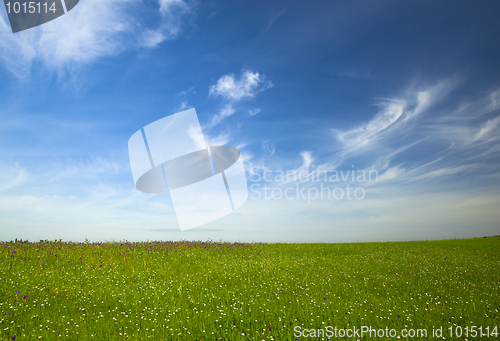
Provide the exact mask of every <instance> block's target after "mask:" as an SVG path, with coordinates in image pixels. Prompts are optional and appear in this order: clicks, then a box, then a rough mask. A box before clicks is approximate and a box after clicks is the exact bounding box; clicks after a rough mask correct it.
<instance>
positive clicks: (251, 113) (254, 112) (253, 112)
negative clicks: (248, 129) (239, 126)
mask: <svg viewBox="0 0 500 341" xmlns="http://www.w3.org/2000/svg"><path fill="white" fill-rule="evenodd" d="M248 113H249V114H250V116H254V115H257V114H258V113H260V109H255V110H248Z"/></svg>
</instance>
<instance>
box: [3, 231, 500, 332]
mask: <svg viewBox="0 0 500 341" xmlns="http://www.w3.org/2000/svg"><path fill="white" fill-rule="evenodd" d="M0 262H1V264H0V314H1V315H0V340H11V339H15V340H64V339H67V340H125V339H129V340H145V339H151V340H297V339H299V340H309V339H311V340H316V339H317V340H321V339H324V340H327V339H329V336H331V335H328V333H327V331H328V330H333V329H326V328H327V327H328V326H330V327H331V328H337V329H338V331H339V332H340V329H343V330H344V331H345V330H347V329H351V331H352V330H353V328H358V329H359V328H361V327H362V326H369V327H370V328H372V329H374V330H378V329H384V330H386V328H388V329H394V330H395V331H397V333H398V335H397V336H392V337H391V336H389V337H387V336H384V337H378V338H379V339H384V340H388V339H391V340H396V339H401V338H402V339H404V340H412V339H418V337H416V336H415V337H413V338H412V337H401V335H400V332H401V331H402V330H403V329H405V330H409V329H412V328H413V329H426V330H427V331H428V333H429V334H430V335H429V334H428V336H427V337H424V338H420V339H437V338H433V337H432V330H436V329H439V328H440V327H442V331H443V336H444V337H446V339H453V340H455V339H468V340H470V339H476V338H477V339H484V340H486V339H497V337H496V336H495V335H491V333H495V331H497V332H500V331H498V328H499V327H500V326H499V323H498V315H499V309H500V237H489V238H479V239H465V240H458V239H457V240H441V241H417V242H390V243H389V242H387V243H350V244H321V243H318V244H280V243H278V244H260V243H224V242H213V241H209V242H187V241H186V242H161V241H158V242H142V243H130V242H109V243H89V242H87V243H65V242H58V241H52V242H49V241H40V242H37V243H29V242H23V241H16V242H4V243H0ZM450 327H451V331H453V332H454V333H456V332H457V333H458V332H461V333H462V336H461V337H458V336H456V335H453V336H450V335H449V332H450ZM472 327H474V328H472ZM479 328H481V329H479ZM495 328H496V329H495ZM474 331H475V332H476V333H475V334H476V337H472V336H471V334H474ZM303 332H305V334H304V333H303ZM466 332H467V333H468V336H466V335H465V333H466ZM322 333H323V334H322ZM486 333H488V334H489V336H486ZM314 336H316V337H314ZM318 336H319V337H318ZM480 336H481V337H480ZM331 339H352V340H369V339H374V337H369V336H368V335H367V334H366V335H363V336H360V337H357V335H354V337H352V338H350V337H347V336H344V337H340V336H338V337H335V336H333V337H331Z"/></svg>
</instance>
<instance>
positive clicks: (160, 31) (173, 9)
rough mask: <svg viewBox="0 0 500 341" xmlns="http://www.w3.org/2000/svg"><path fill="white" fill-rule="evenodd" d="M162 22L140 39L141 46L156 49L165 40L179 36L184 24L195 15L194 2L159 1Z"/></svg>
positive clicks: (178, 0) (180, 0)
mask: <svg viewBox="0 0 500 341" xmlns="http://www.w3.org/2000/svg"><path fill="white" fill-rule="evenodd" d="M159 2H160V13H161V15H162V19H163V20H162V21H161V23H160V26H159V27H158V28H156V29H154V30H147V31H146V32H144V34H143V37H142V44H143V45H144V46H146V47H156V46H158V45H159V44H161V43H162V42H164V41H166V40H172V39H175V38H177V37H178V36H179V34H180V33H181V32H182V30H183V28H184V26H186V23H188V22H190V21H191V19H192V17H193V16H194V15H195V9H196V6H195V3H194V1H185V0H159Z"/></svg>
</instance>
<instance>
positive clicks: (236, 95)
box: [210, 71, 273, 101]
mask: <svg viewBox="0 0 500 341" xmlns="http://www.w3.org/2000/svg"><path fill="white" fill-rule="evenodd" d="M271 87H273V83H272V82H271V81H267V80H266V79H265V76H263V75H261V74H259V73H258V72H256V73H253V72H250V71H244V72H243V74H242V75H241V77H240V79H239V80H236V79H235V78H234V74H229V75H224V76H222V77H221V78H220V79H219V80H218V81H217V84H215V85H213V86H212V87H211V88H210V95H212V94H215V95H220V96H223V97H224V98H226V99H228V100H234V101H239V100H241V99H243V98H247V97H248V98H252V97H255V95H256V94H257V93H259V92H262V91H265V90H267V89H269V88H271Z"/></svg>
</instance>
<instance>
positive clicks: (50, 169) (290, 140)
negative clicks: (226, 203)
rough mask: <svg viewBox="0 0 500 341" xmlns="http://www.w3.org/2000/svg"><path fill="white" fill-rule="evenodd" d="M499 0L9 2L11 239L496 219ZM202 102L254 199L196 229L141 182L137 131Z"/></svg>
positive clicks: (2, 179)
mask: <svg viewBox="0 0 500 341" xmlns="http://www.w3.org/2000/svg"><path fill="white" fill-rule="evenodd" d="M498 13H500V3H498V2H496V1H481V2H471V1H449V0H443V1H439V2H436V1H422V0H419V1H414V0H407V1H391V0H384V1H370V2H366V1H357V0H350V1H331V0H329V1H316V0H315V1H261V0H252V1H246V0H237V1H201V0H198V1H193V0H148V1H140V0H107V1H101V0H80V3H79V4H78V5H77V6H76V7H75V8H74V9H73V10H71V11H70V12H68V13H67V14H65V15H63V16H61V17H59V18H57V19H55V20H53V21H51V22H48V23H46V24H44V25H41V26H38V27H35V28H32V29H29V30H26V31H22V32H18V33H15V34H13V33H12V31H11V28H10V24H9V21H8V19H7V13H6V9H5V8H4V7H0V103H1V104H0V240H4V241H9V240H14V239H16V238H17V239H23V240H30V241H38V240H40V239H44V240H45V239H48V240H54V239H57V240H59V239H62V240H66V241H84V240H85V239H88V240H91V241H112V240H115V241H122V240H128V241H144V240H215V241H218V240H224V241H241V242H370V241H399V240H427V239H428V240H431V239H448V238H468V237H482V236H490V235H498V234H500V232H499V231H500V210H499V209H498V208H499V207H500V195H499V193H500V191H499V189H500V130H499V128H500V44H499V43H498V37H499V36H500V22H499V21H498ZM191 108H195V109H196V112H197V115H198V118H199V121H200V125H201V127H202V131H203V135H204V136H205V140H206V142H207V144H210V145H227V146H233V147H237V148H238V149H239V150H240V151H241V155H242V158H243V160H244V165H245V170H246V175H247V184H248V190H249V198H248V200H247V202H246V203H245V204H244V205H243V206H242V207H241V208H239V209H238V210H236V211H235V212H233V213H232V214H230V215H228V216H225V217H223V218H221V219H219V220H217V221H214V222H211V223H208V224H206V225H203V226H200V227H197V228H194V229H191V230H187V231H180V229H179V224H178V221H177V217H176V214H175V210H174V207H173V205H172V201H171V198H170V196H169V195H168V193H167V194H149V193H142V192H140V191H138V190H137V189H136V188H135V184H134V179H133V177H132V172H131V168H130V161H129V155H128V144H127V143H128V140H129V139H130V137H131V136H132V135H133V134H134V133H135V132H136V131H138V130H139V129H141V128H142V127H144V126H146V125H148V124H150V123H151V122H154V121H156V120H159V119H161V118H163V117H166V116H168V115H172V114H175V113H178V112H181V111H184V110H187V109H191ZM283 174H285V175H286V174H289V175H290V176H288V177H286V176H283ZM294 174H295V175H296V176H295V178H294V177H293V175H294ZM369 175H371V176H369ZM348 186H349V187H348Z"/></svg>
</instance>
